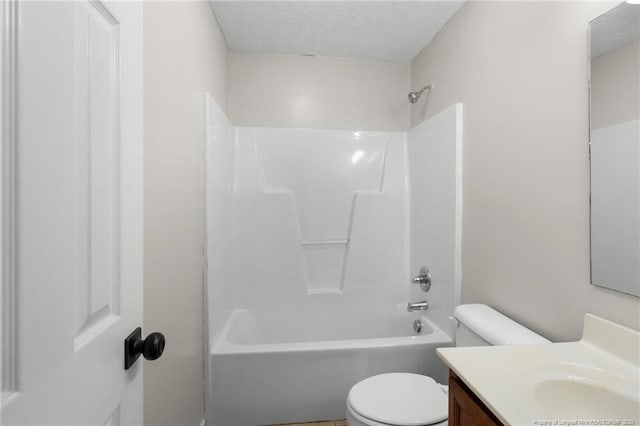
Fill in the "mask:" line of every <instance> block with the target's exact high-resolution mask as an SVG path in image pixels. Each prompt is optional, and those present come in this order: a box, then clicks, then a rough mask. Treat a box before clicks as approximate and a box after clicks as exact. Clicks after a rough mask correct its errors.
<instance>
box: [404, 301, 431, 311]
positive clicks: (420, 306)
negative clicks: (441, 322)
mask: <svg viewBox="0 0 640 426" xmlns="http://www.w3.org/2000/svg"><path fill="white" fill-rule="evenodd" d="M427 309H429V302H427V301H426V300H421V301H419V302H414V303H411V302H409V303H407V311H409V312H413V311H426V310H427Z"/></svg>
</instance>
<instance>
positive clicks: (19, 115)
mask: <svg viewBox="0 0 640 426" xmlns="http://www.w3.org/2000/svg"><path fill="white" fill-rule="evenodd" d="M0 7H2V15H3V16H2V47H1V49H2V55H1V56H2V74H3V75H2V77H3V78H2V80H1V81H2V118H3V120H2V130H3V133H2V135H3V138H2V148H3V150H2V173H1V174H0V176H1V179H2V204H3V209H2V216H3V217H2V219H3V220H2V223H3V228H2V236H3V250H2V296H3V297H2V308H3V312H2V411H1V418H2V420H1V422H2V425H3V426H6V425H13V424H21V425H65V426H66V425H83V426H86V425H128V424H142V365H141V360H138V361H137V362H136V364H134V365H133V367H132V368H130V369H129V370H126V371H125V369H124V355H123V352H124V349H123V347H124V343H123V340H124V339H125V338H126V337H127V335H128V334H129V333H130V332H131V331H132V330H133V329H134V328H136V327H138V326H140V325H141V323H142V248H143V247H142V241H143V239H142V183H143V182H142V179H143V175H142V147H143V145H142V144H143V139H142V136H143V135H142V5H141V3H125V2H101V1H96V0H78V1H65V2H60V1H42V2H33V1H20V2H13V1H4V2H0ZM12 92H13V96H12V95H11V93H12Z"/></svg>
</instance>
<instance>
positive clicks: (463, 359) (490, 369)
mask: <svg viewBox="0 0 640 426" xmlns="http://www.w3.org/2000/svg"><path fill="white" fill-rule="evenodd" d="M437 353H438V356H439V357H440V358H442V360H443V361H444V362H445V363H446V364H447V365H448V366H449V368H450V369H451V370H453V371H454V372H455V374H456V375H457V376H458V377H459V378H460V379H461V380H462V381H463V382H464V383H465V384H466V385H467V386H468V387H469V388H470V389H471V390H472V391H473V392H474V393H475V394H476V395H477V396H478V398H480V400H482V402H484V404H485V405H486V406H487V407H488V408H489V409H490V410H491V411H492V412H493V413H494V414H495V415H496V417H498V419H500V420H501V421H502V422H503V423H505V424H508V425H536V424H538V425H545V424H548V425H553V424H568V425H570V424H578V425H580V424H587V425H600V424H602V425H604V424H610V425H615V424H619V425H640V332H638V331H636V330H632V329H629V328H626V327H623V326H621V325H618V324H615V323H612V322H610V321H607V320H604V319H602V318H599V317H596V316H594V315H590V314H587V315H585V326H584V333H583V338H582V339H581V340H580V341H577V342H570V343H548V344H535V345H517V346H482V347H461V348H439V349H438V350H437ZM554 421H555V422H556V423H553V422H554ZM562 421H564V422H562ZM571 422H573V423H571Z"/></svg>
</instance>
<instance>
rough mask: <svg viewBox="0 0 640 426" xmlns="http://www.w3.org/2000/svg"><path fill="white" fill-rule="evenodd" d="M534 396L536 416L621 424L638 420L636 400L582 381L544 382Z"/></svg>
mask: <svg viewBox="0 0 640 426" xmlns="http://www.w3.org/2000/svg"><path fill="white" fill-rule="evenodd" d="M535 397H536V400H537V402H538V404H539V406H540V408H541V410H540V413H541V414H542V415H543V416H544V417H546V418H549V419H575V420H579V419H585V420H620V421H621V422H622V421H624V420H629V421H631V420H635V419H637V418H638V404H639V402H638V401H637V400H633V399H631V398H629V397H628V396H625V395H622V394H620V393H617V392H615V391H612V390H610V389H606V388H605V387H603V386H601V385H598V384H595V383H590V382H589V381H588V380H586V379H580V378H572V379H567V380H545V381H543V382H542V383H540V384H538V385H537V386H536V388H535ZM623 424H624V423H623Z"/></svg>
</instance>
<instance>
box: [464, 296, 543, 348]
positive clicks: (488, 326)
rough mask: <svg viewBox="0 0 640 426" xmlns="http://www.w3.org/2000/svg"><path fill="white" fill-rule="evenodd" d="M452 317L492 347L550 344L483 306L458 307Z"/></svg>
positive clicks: (478, 304)
mask: <svg viewBox="0 0 640 426" xmlns="http://www.w3.org/2000/svg"><path fill="white" fill-rule="evenodd" d="M453 316H454V317H455V318H456V319H457V320H458V321H460V322H461V323H463V324H464V325H465V326H467V327H468V328H470V329H471V331H473V332H474V333H476V334H477V335H478V336H480V337H482V338H483V339H484V340H486V341H487V342H489V343H490V344H492V345H528V344H535V343H550V342H549V340H547V339H545V338H544V337H542V336H540V335H539V334H536V333H534V332H533V331H531V330H529V329H528V328H526V327H524V326H522V325H520V324H518V323H517V322H515V321H514V320H512V319H510V318H508V317H506V316H504V315H502V314H501V313H500V312H498V311H496V310H495V309H493V308H491V307H490V306H487V305H484V304H480V303H477V304H469V305H459V306H457V307H456V309H455V310H454V311H453Z"/></svg>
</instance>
